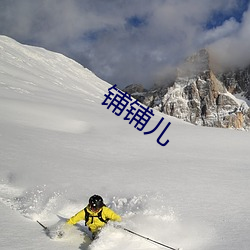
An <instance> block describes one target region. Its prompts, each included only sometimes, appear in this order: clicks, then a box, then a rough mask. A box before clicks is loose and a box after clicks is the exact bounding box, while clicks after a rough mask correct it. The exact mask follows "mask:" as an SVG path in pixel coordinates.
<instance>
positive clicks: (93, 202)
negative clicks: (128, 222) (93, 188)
mask: <svg viewBox="0 0 250 250" xmlns="http://www.w3.org/2000/svg"><path fill="white" fill-rule="evenodd" d="M80 220H85V226H87V227H88V228H89V230H90V231H91V232H92V238H93V239H94V238H95V237H96V236H97V234H98V232H99V231H100V230H101V228H102V227H104V226H105V224H106V223H107V222H108V221H109V220H112V221H118V222H120V221H121V220H122V219H121V217H120V215H118V214H116V213H115V212H114V211H113V210H111V209H110V208H108V207H106V206H105V204H104V203H103V199H102V197H101V196H99V195H96V194H95V195H93V196H91V197H90V198H89V204H88V205H87V206H86V207H85V208H84V209H82V210H81V211H79V212H78V213H77V214H75V215H74V216H72V217H71V218H70V219H69V220H68V221H67V224H69V225H74V224H76V223H77V222H78V221H80Z"/></svg>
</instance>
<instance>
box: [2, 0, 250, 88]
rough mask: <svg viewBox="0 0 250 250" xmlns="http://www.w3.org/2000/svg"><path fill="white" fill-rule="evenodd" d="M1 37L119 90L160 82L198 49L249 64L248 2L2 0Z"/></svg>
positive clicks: (226, 60) (224, 60)
mask: <svg viewBox="0 0 250 250" xmlns="http://www.w3.org/2000/svg"><path fill="white" fill-rule="evenodd" d="M0 34H2V35H7V36H9V37H11V38H14V39H16V40H17V41H19V42H21V43H25V44H30V45H36V46H41V47H44V48H46V49H49V50H52V51H56V52H60V53H63V54H64V55H66V56H68V57H70V58H72V59H74V60H76V61H77V62H79V63H81V64H82V65H83V66H84V67H87V68H88V69H90V70H91V71H93V72H94V73H95V74H96V75H97V76H99V77H101V78H102V79H104V80H106V81H108V82H109V83H111V84H117V85H118V86H119V87H120V88H123V87H125V86H127V85H129V84H132V83H141V84H143V85H144V86H145V87H150V86H152V84H154V83H159V82H164V81H166V78H168V76H169V73H170V72H172V70H173V68H175V67H176V65H178V64H179V63H180V62H181V61H182V60H183V59H185V58H186V57H187V56H190V55H191V54H193V53H194V52H196V51H197V50H199V49H201V48H210V49H211V51H212V52H213V55H216V57H217V58H216V60H217V61H219V62H221V63H223V64H226V65H227V64H229V65H231V64H236V65H238V64H241V65H243V66H244V65H246V64H248V63H249V62H250V56H249V53H248V52H249V51H250V43H249V40H250V9H249V0H219V1H218V0H209V1H207V0H154V1H152V0H126V1H125V0H123V1H122V0H105V1H103V0H71V1H67V0H60V1H59V0H44V1H32V0H22V1H19V0H12V1H9V0H0Z"/></svg>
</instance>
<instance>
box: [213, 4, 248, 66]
mask: <svg viewBox="0 0 250 250" xmlns="http://www.w3.org/2000/svg"><path fill="white" fill-rule="evenodd" d="M226 26H227V24H224V25H223V26H222V27H220V29H222V30H223V29H224V30H225V29H227V27H226ZM237 26H238V27H237V28H236V29H232V32H230V33H228V34H227V35H225V36H224V37H222V38H221V39H217V40H215V41H214V42H213V43H211V44H210V51H211V52H212V53H213V56H214V58H215V60H216V61H217V63H218V64H221V65H224V66H225V67H245V66H247V65H249V64H250V56H249V51H250V43H249V41H250V10H249V9H248V11H246V12H245V13H244V15H243V18H242V22H241V23H238V24H237Z"/></svg>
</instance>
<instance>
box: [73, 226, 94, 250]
mask: <svg viewBox="0 0 250 250" xmlns="http://www.w3.org/2000/svg"><path fill="white" fill-rule="evenodd" d="M75 226H76V228H77V230H79V231H81V232H82V233H83V242H82V243H81V244H80V246H79V249H81V250H88V249H89V246H90V244H91V243H92V234H91V232H90V231H89V230H88V228H87V227H84V226H82V225H79V224H76V225H75Z"/></svg>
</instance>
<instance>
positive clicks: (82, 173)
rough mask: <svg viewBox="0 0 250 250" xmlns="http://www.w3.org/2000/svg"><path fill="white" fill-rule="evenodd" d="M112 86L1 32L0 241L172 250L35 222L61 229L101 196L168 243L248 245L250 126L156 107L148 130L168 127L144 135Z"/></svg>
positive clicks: (120, 235) (116, 233)
mask: <svg viewBox="0 0 250 250" xmlns="http://www.w3.org/2000/svg"><path fill="white" fill-rule="evenodd" d="M109 87H110V85H109V84H108V83H106V82H104V81H102V80H101V79H99V78H98V77H96V76H95V75H94V74H93V73H92V72H90V71H89V70H87V69H85V68H83V67H82V66H81V65H79V64H77V63H76V62H74V61H72V60H70V59H68V58H66V57H64V56H63V55H60V54H57V53H53V52H49V51H46V50H44V49H42V48H36V47H30V46H24V45H21V44H19V43H17V42H16V41H14V40H12V39H10V38H8V37H4V36H0V149H1V150H0V157H1V162H0V201H1V202H0V211H1V215H2V218H1V224H0V228H1V235H0V248H1V249H60V250H62V249H83V250H84V249H85V250H86V249H90V250H97V249H98V250H104V249H114V250H115V249H116V250H117V249H121V250H127V249H129V250H131V249H133V250H136V249H143V250H151V249H162V247H160V246H158V245H156V244H153V243H151V242H148V241H146V240H145V239H141V238H139V237H137V236H134V235H131V234H129V233H127V232H125V231H123V230H121V229H116V228H114V227H113V226H112V225H108V226H107V227H106V228H105V229H104V230H103V231H102V233H101V234H100V238H99V239H97V240H96V241H95V242H93V243H92V244H90V242H89V240H88V238H87V237H86V236H84V233H83V231H84V230H86V229H85V228H84V226H83V223H80V226H75V227H72V228H70V229H69V230H68V231H67V233H66V235H65V237H64V238H63V239H50V238H49V237H47V236H46V235H45V234H44V232H43V230H42V228H41V227H40V226H39V225H38V224H37V223H36V220H40V221H42V222H43V223H44V224H45V225H48V226H50V227H52V228H53V227H54V225H55V224H56V223H57V222H58V221H59V218H58V216H57V215H60V216H62V217H65V218H68V217H70V216H72V215H73V214H75V213H76V212H78V211H79V210H80V209H82V208H83V207H84V206H85V205H86V204H87V202H88V198H89V196H91V195H92V194H95V193H97V194H100V195H102V196H103V197H104V200H105V202H106V204H107V205H108V206H110V207H111V208H112V209H114V210H115V211H116V212H117V213H119V214H120V215H121V216H122V217H123V222H122V225H123V226H124V227H126V228H128V229H130V230H133V231H135V232H137V233H139V234H142V235H144V236H147V237H149V238H152V239H154V240H157V241H160V242H162V243H164V244H166V245H169V246H172V247H181V248H183V249H184V250H197V249H199V250H212V249H220V250H231V249H232V250H235V249H241V250H248V249H250V239H249V235H250V227H249V224H250V221H249V220H250V219H249V218H250V201H249V195H250V167H249V159H250V157H249V142H250V135H249V132H243V131H234V130H223V129H214V128H204V127H196V126H192V125H190V124H187V123H184V122H182V121H179V120H177V119H175V118H173V117H168V116H164V115H163V114H161V113H157V112H156V111H154V113H155V116H154V117H153V118H152V119H151V121H150V123H149V124H148V125H147V127H146V128H145V131H147V130H151V129H152V128H153V127H154V126H155V125H156V124H157V123H158V121H159V120H160V119H161V117H164V118H165V120H164V124H162V125H161V126H160V127H159V128H158V130H157V131H156V132H154V133H152V134H150V135H144V134H143V132H140V131H138V130H137V129H136V128H134V126H133V124H131V125H129V124H128V121H125V120H123V117H122V116H120V117H118V116H116V115H115V114H113V113H112V110H108V109H107V108H106V106H103V105H101V103H102V101H103V100H104V94H105V93H108V88H109ZM167 122H171V126H170V127H169V129H168V130H167V131H166V133H165V135H164V139H169V140H170V142H169V144H168V145H167V146H165V147H162V146H160V145H159V144H158V143H157V142H156V139H157V137H158V135H159V133H160V132H161V131H162V129H163V128H164V126H165V125H166V124H167ZM59 223H60V221H59ZM61 223H63V222H61ZM81 225H82V227H81Z"/></svg>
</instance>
